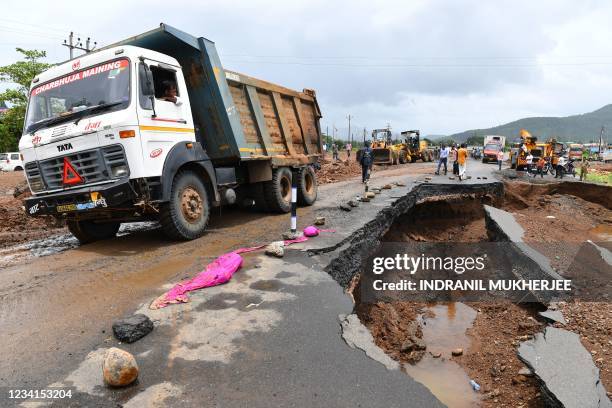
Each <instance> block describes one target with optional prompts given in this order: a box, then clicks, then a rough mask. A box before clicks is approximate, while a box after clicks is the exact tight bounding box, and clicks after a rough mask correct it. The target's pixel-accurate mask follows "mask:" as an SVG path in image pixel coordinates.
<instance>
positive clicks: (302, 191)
mask: <svg viewBox="0 0 612 408" xmlns="http://www.w3.org/2000/svg"><path fill="white" fill-rule="evenodd" d="M318 190H319V188H318V185H317V176H316V174H315V172H314V170H313V169H312V167H311V166H306V167H304V168H303V169H301V170H300V172H299V178H298V190H297V200H298V204H299V205H304V206H309V205H313V204H314V202H315V201H317V194H318Z"/></svg>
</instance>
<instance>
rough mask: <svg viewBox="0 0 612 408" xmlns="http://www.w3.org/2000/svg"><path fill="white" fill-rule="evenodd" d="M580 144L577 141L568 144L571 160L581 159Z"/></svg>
mask: <svg viewBox="0 0 612 408" xmlns="http://www.w3.org/2000/svg"><path fill="white" fill-rule="evenodd" d="M582 149H583V147H582V145H581V144H578V143H572V144H570V145H569V158H570V159H572V160H581V159H582Z"/></svg>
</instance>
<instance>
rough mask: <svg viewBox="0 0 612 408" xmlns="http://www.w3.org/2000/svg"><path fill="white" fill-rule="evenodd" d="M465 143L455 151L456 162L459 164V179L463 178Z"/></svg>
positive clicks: (465, 156) (465, 162) (465, 154)
mask: <svg viewBox="0 0 612 408" xmlns="http://www.w3.org/2000/svg"><path fill="white" fill-rule="evenodd" d="M467 157H468V152H467V144H465V143H463V144H462V145H461V148H460V149H459V150H458V151H457V164H459V181H461V180H463V179H464V178H465V170H466V167H467Z"/></svg>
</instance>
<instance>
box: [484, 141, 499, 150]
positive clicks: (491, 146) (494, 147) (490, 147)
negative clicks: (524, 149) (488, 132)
mask: <svg viewBox="0 0 612 408" xmlns="http://www.w3.org/2000/svg"><path fill="white" fill-rule="evenodd" d="M499 148H500V145H498V144H496V143H489V144H487V145H486V146H485V150H495V151H497V150H499Z"/></svg>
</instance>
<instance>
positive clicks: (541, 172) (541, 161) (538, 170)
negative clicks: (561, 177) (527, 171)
mask: <svg viewBox="0 0 612 408" xmlns="http://www.w3.org/2000/svg"><path fill="white" fill-rule="evenodd" d="M545 165H546V159H545V158H544V156H540V158H539V159H538V162H537V163H536V172H534V173H533V178H536V176H537V175H538V174H539V175H540V178H544V166H545Z"/></svg>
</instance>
